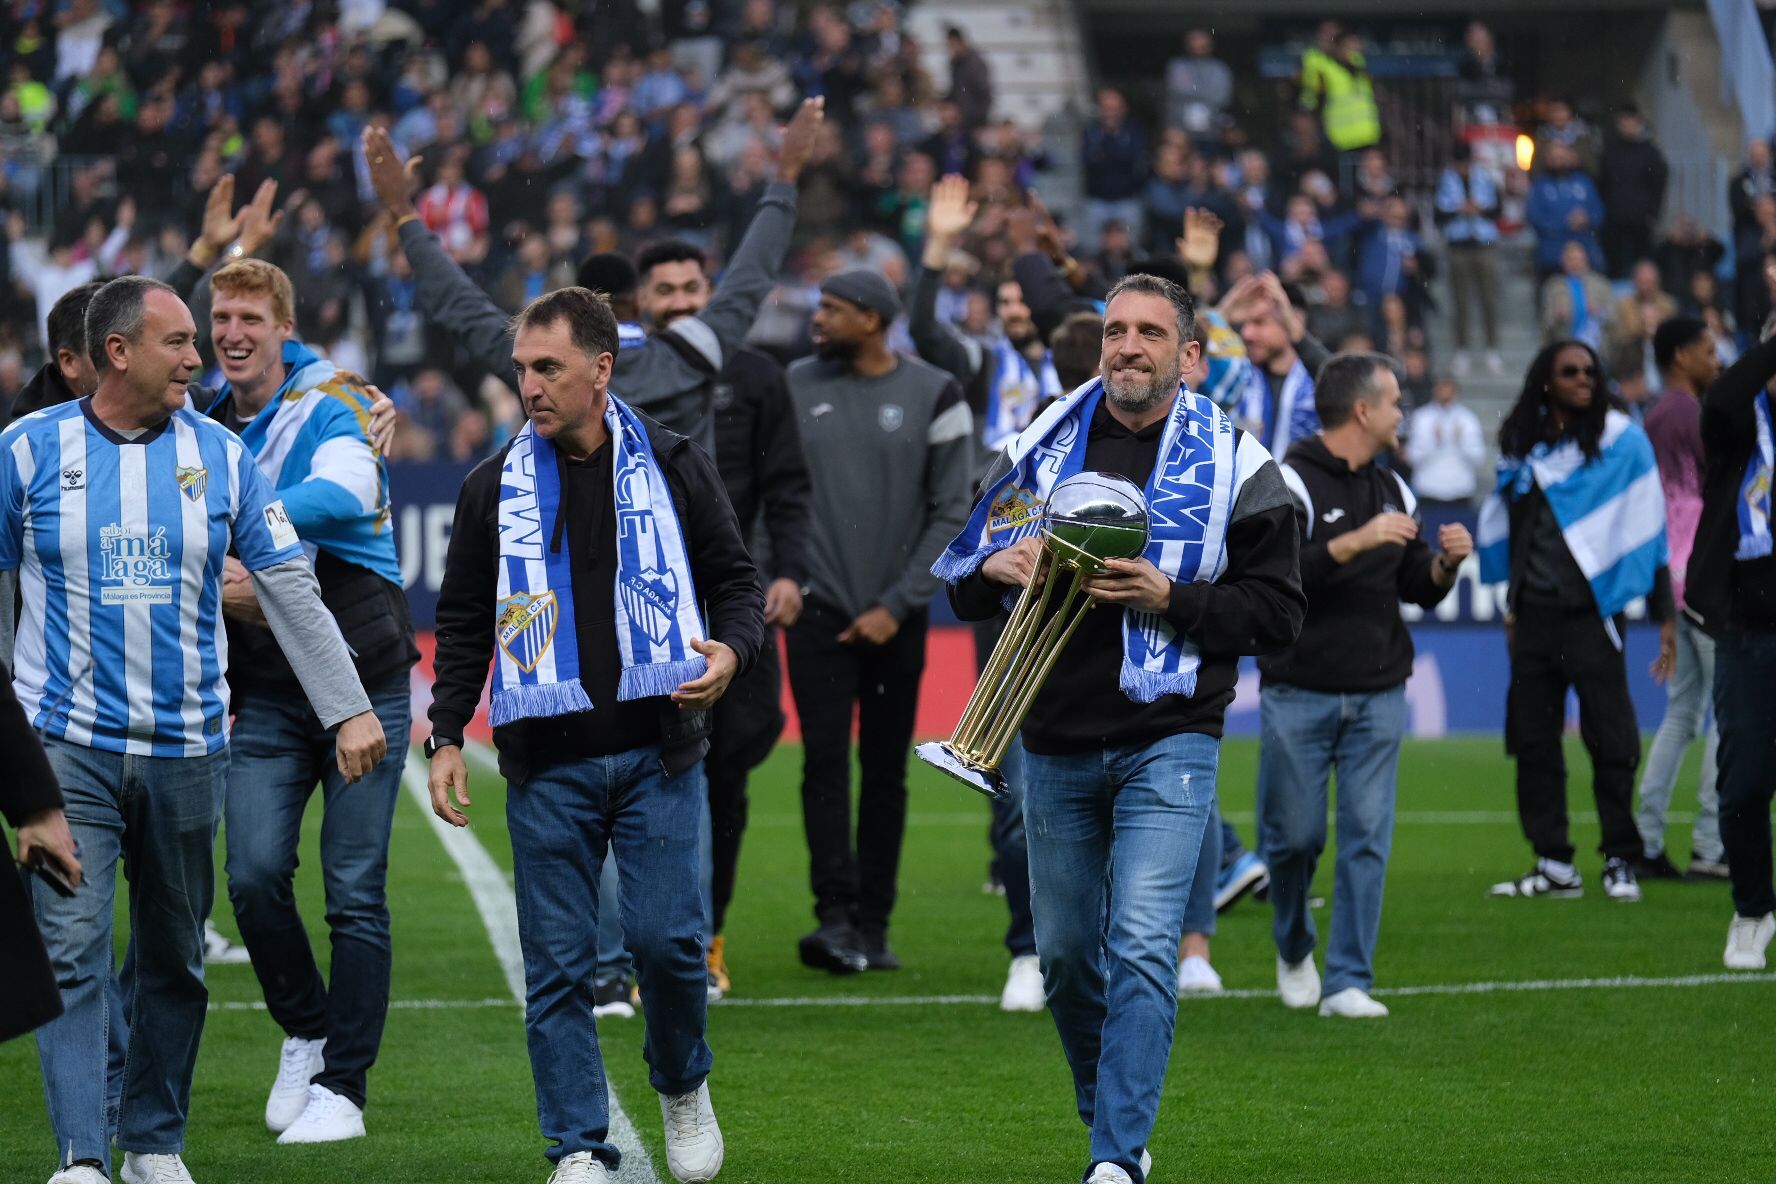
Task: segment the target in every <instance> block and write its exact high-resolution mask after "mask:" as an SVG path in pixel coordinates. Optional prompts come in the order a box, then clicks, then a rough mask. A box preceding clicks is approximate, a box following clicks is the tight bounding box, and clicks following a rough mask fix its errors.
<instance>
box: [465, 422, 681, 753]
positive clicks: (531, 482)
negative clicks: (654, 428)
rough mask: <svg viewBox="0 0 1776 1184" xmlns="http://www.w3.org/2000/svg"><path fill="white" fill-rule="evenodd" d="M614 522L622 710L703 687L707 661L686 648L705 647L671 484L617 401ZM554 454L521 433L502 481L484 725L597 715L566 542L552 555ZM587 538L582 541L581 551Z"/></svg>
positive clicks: (557, 477)
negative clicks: (585, 676)
mask: <svg viewBox="0 0 1776 1184" xmlns="http://www.w3.org/2000/svg"><path fill="white" fill-rule="evenodd" d="M604 425H605V427H606V428H607V429H609V431H610V436H611V449H612V454H611V473H612V476H613V502H612V504H613V505H614V507H615V510H616V515H617V579H616V587H615V589H614V590H613V595H614V598H615V601H616V626H617V649H618V652H619V654H620V656H621V658H622V662H623V673H622V675H621V677H620V678H619V680H618V683H617V698H618V699H619V700H622V701H625V702H626V701H628V700H630V699H645V698H648V697H650V696H653V695H669V694H671V693H672V692H673V691H674V690H676V689H677V688H678V686H679V685H680V684H681V683H684V682H686V681H688V680H690V679H694V678H698V677H700V676H701V675H702V674H703V672H704V671H705V670H706V669H708V662H707V660H706V659H705V658H704V657H703V656H702V655H701V654H699V653H697V652H696V651H695V650H693V649H692V648H691V646H690V642H691V639H692V638H699V637H703V636H704V630H703V619H702V616H701V614H700V613H699V612H698V608H697V603H698V602H697V592H696V588H695V586H694V585H693V584H692V582H691V565H690V561H689V559H688V558H687V556H686V554H685V545H684V536H683V534H682V532H681V531H680V530H679V523H678V511H677V510H676V509H675V508H674V507H673V504H672V491H671V489H670V488H669V487H668V486H667V484H666V475H665V473H664V472H662V471H661V469H660V466H659V463H658V462H657V461H656V460H655V459H654V452H653V449H652V448H651V447H650V446H649V445H648V438H647V429H646V428H645V427H643V426H642V423H641V420H640V419H639V418H637V417H636V415H635V413H634V412H633V411H631V410H630V409H629V408H628V407H627V406H625V405H624V404H623V402H622V401H621V400H619V399H618V398H617V396H616V395H615V394H611V395H610V396H609V399H608V402H607V404H606V406H605V412H604ZM561 498H562V489H561V469H560V467H559V465H558V462H557V454H556V451H555V446H554V444H553V443H551V442H550V441H549V440H547V439H545V438H543V437H542V436H539V435H537V434H536V431H535V429H534V428H533V427H532V426H531V425H530V424H528V423H527V424H525V425H524V427H523V429H522V430H521V431H520V432H519V433H518V435H517V437H516V438H514V439H513V441H512V447H511V448H510V449H509V450H508V451H507V453H506V461H505V465H504V467H503V468H502V469H501V471H500V498H499V588H498V595H497V598H496V600H495V603H494V626H493V631H494V643H495V654H494V662H495V677H494V689H493V706H492V710H491V711H490V713H489V719H490V720H491V721H492V723H493V725H494V726H495V727H499V726H501V725H504V724H509V723H512V722H514V721H516V720H520V719H532V718H536V717H539V716H551V715H567V714H569V713H571V712H576V711H590V710H592V700H591V698H590V697H589V696H588V695H587V694H586V688H585V687H584V685H582V684H581V682H580V652H579V642H578V637H579V635H578V634H577V633H576V632H575V630H574V600H573V566H572V563H571V561H570V559H569V545H570V544H569V540H568V538H567V537H566V536H565V534H564V536H563V538H562V543H561V546H560V547H559V548H556V547H553V546H551V541H552V537H553V534H554V530H555V520H556V517H557V516H558V515H559V514H560V513H561ZM585 537H586V536H585V535H584V533H583V532H582V539H583V540H584V539H585Z"/></svg>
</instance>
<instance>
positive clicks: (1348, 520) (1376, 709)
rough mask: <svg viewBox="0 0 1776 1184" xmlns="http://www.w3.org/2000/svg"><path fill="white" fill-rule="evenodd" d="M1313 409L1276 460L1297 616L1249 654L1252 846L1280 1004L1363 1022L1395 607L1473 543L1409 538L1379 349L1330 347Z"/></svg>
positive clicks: (1396, 666)
mask: <svg viewBox="0 0 1776 1184" xmlns="http://www.w3.org/2000/svg"><path fill="white" fill-rule="evenodd" d="M1314 409H1315V412H1316V413H1317V414H1318V416H1319V419H1320V423H1321V425H1322V426H1321V430H1320V431H1319V432H1317V433H1316V434H1314V435H1312V436H1308V437H1306V438H1304V439H1301V440H1297V441H1296V442H1295V443H1294V444H1292V445H1290V447H1289V453H1288V456H1287V457H1286V459H1285V460H1284V462H1283V469H1282V472H1283V480H1284V481H1285V482H1286V483H1287V484H1288V486H1289V491H1290V492H1291V493H1292V494H1293V495H1294V498H1295V503H1296V505H1295V516H1296V520H1297V521H1298V522H1299V523H1300V527H1301V587H1302V591H1304V592H1306V593H1307V620H1306V621H1305V623H1304V624H1303V625H1302V627H1301V636H1300V637H1299V638H1298V639H1297V640H1296V642H1295V644H1294V645H1293V646H1291V647H1289V648H1288V649H1286V650H1282V651H1281V652H1278V653H1274V654H1270V655H1267V656H1265V657H1261V658H1259V659H1258V669H1259V671H1260V673H1261V674H1262V677H1263V681H1262V684H1261V685H1262V688H1263V698H1262V700H1261V714H1262V716H1263V742H1262V744H1263V746H1262V749H1261V751H1260V755H1259V761H1258V843H1259V849H1260V853H1261V854H1262V855H1263V857H1264V862H1265V865H1266V866H1267V867H1269V868H1270V900H1271V904H1272V906H1273V907H1274V909H1275V910H1276V922H1275V926H1274V932H1275V937H1276V945H1277V987H1278V989H1279V990H1280V992H1281V994H1282V997H1283V1003H1284V1004H1285V1005H1287V1006H1289V1007H1297V1008H1300V1007H1312V1006H1314V1005H1315V1004H1316V1003H1317V1004H1319V1008H1320V1014H1321V1015H1323V1016H1345V1017H1353V1018H1364V1017H1371V1018H1372V1017H1379V1016H1385V1015H1386V1014H1387V1008H1386V1006H1384V1005H1383V1004H1381V1003H1378V1002H1376V1000H1374V999H1373V998H1371V997H1370V995H1369V989H1370V988H1371V987H1372V986H1373V985H1374V982H1375V972H1374V961H1375V942H1376V937H1377V935H1378V934H1379V933H1380V930H1381V891H1382V881H1383V879H1384V877H1385V876H1386V873H1387V858H1388V850H1389V847H1390V845H1391V843H1392V841H1393V830H1394V793H1395V780H1396V773H1397V767H1398V763H1399V756H1400V739H1401V737H1402V736H1403V735H1404V734H1405V731H1406V678H1407V676H1408V675H1410V674H1411V673H1412V635H1411V634H1410V633H1408V632H1407V631H1406V623H1405V622H1404V621H1403V620H1402V619H1401V617H1400V601H1402V600H1406V601H1410V602H1411V603H1413V604H1416V605H1419V606H1420V607H1423V608H1434V607H1436V605H1437V604H1438V602H1440V601H1441V600H1442V599H1443V598H1444V597H1445V596H1447V595H1448V594H1449V590H1450V588H1452V587H1454V585H1455V573H1456V570H1457V569H1458V568H1460V567H1461V563H1462V560H1464V559H1466V558H1467V556H1468V555H1469V553H1470V552H1472V551H1473V549H1474V541H1473V539H1471V538H1469V537H1468V530H1467V528H1466V527H1464V526H1461V525H1459V524H1450V525H1446V526H1444V527H1442V528H1441V529H1440V530H1439V531H1438V543H1439V545H1440V546H1441V547H1442V550H1441V551H1440V552H1437V553H1433V552H1432V551H1431V549H1430V547H1429V546H1428V545H1426V543H1425V542H1424V540H1422V539H1420V538H1419V523H1418V520H1417V519H1416V518H1415V517H1414V514H1415V513H1416V511H1417V502H1416V501H1415V499H1414V498H1413V496H1412V491H1411V490H1410V489H1408V488H1407V486H1406V482H1405V481H1403V480H1401V479H1400V477H1399V475H1398V474H1396V473H1394V472H1392V471H1391V470H1389V469H1385V468H1382V467H1381V466H1379V465H1378V464H1376V459H1377V458H1378V457H1380V456H1381V455H1382V454H1383V453H1385V452H1388V451H1390V450H1393V449H1397V448H1398V447H1399V446H1400V437H1399V431H1400V421H1401V419H1402V418H1403V416H1402V413H1401V411H1400V381H1399V378H1398V377H1397V376H1396V375H1395V374H1394V370H1393V363H1392V362H1391V361H1390V360H1389V359H1387V358H1386V357H1384V356H1382V355H1381V354H1374V353H1353V354H1340V355H1338V356H1336V357H1334V358H1333V359H1332V360H1331V361H1329V362H1327V363H1326V364H1325V365H1324V366H1322V367H1321V368H1320V373H1319V378H1318V381H1317V382H1316V383H1315V386H1314ZM1334 769H1336V770H1337V771H1338V869H1337V876H1336V877H1335V879H1334V881H1333V890H1332V936H1331V940H1330V941H1329V942H1328V944H1327V948H1326V989H1325V997H1324V999H1322V998H1321V989H1320V977H1319V974H1318V973H1317V972H1316V971H1315V970H1314V963H1313V948H1314V942H1315V934H1314V922H1313V914H1312V912H1311V911H1310V910H1309V908H1308V903H1307V894H1308V888H1309V887H1310V886H1311V885H1312V883H1313V877H1314V868H1315V867H1316V865H1317V864H1318V863H1319V858H1320V853H1321V852H1322V851H1324V850H1325V848H1326V782H1327V778H1328V776H1329V775H1330V774H1331V772H1332V771H1333V770H1334Z"/></svg>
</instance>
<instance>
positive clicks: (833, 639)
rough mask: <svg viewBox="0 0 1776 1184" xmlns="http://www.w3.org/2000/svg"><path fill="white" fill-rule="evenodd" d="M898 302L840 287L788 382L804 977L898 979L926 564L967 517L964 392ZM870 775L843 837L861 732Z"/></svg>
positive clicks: (842, 279) (848, 274) (869, 290)
mask: <svg viewBox="0 0 1776 1184" xmlns="http://www.w3.org/2000/svg"><path fill="white" fill-rule="evenodd" d="M899 315H900V297H899V296H898V295H897V294H896V293H895V291H894V287H893V285H892V284H890V283H889V282H888V281H887V280H885V279H883V278H882V277H881V276H880V275H879V274H877V273H876V272H873V271H866V270H862V269H856V270H851V271H841V272H839V273H837V274H835V275H833V276H830V277H829V278H828V279H827V280H826V282H825V283H823V284H822V285H821V287H820V305H819V307H818V308H816V309H815V312H814V320H813V326H812V337H813V340H814V350H815V355H816V356H815V357H812V358H804V359H803V360H801V361H799V362H797V363H795V364H794V365H793V366H791V367H790V368H789V393H790V397H791V399H792V400H793V401H794V403H795V409H796V418H797V421H798V423H799V425H800V428H801V433H802V446H803V450H804V451H805V452H806V453H807V457H808V469H809V473H810V476H811V477H812V480H813V486H814V529H813V539H812V543H811V545H810V547H809V562H808V571H809V575H808V588H807V591H806V595H805V597H804V599H803V608H802V615H801V617H800V618H799V619H798V620H797V621H796V623H795V624H794V625H793V626H791V627H790V629H789V630H788V642H789V685H790V689H791V691H792V692H793V693H794V695H795V704H796V713H797V714H798V715H799V716H800V718H801V725H802V744H803V764H802V821H803V823H804V825H805V826H806V828H807V834H808V854H809V878H810V880H811V881H812V888H813V892H814V915H815V917H816V919H817V920H818V922H819V926H818V928H816V929H815V930H814V931H813V932H812V933H810V934H808V935H807V936H806V937H804V938H802V940H801V945H800V952H801V957H802V961H803V962H804V963H805V964H806V965H808V966H811V967H814V968H815V969H819V970H827V971H830V972H832V973H834V974H854V973H856V972H858V971H860V970H866V969H867V970H895V969H898V968H899V966H900V963H899V961H898V960H896V958H895V956H894V953H893V951H891V950H890V949H889V948H888V919H889V915H890V913H891V912H892V911H893V908H894V896H895V885H896V880H897V878H898V875H899V870H900V847H901V839H902V836H903V835H904V834H905V831H906V802H907V795H906V766H907V752H908V749H909V747H910V745H911V743H912V738H913V719H914V715H915V713H916V711H917V708H918V699H919V678H920V675H921V674H923V673H924V670H925V632H926V616H927V605H928V604H929V602H930V600H931V597H932V594H933V593H934V592H935V591H936V590H937V587H938V583H937V579H936V577H934V576H933V575H932V574H931V565H932V563H933V562H934V561H935V560H936V559H937V556H938V553H939V552H941V551H942V550H943V549H944V547H945V546H946V545H947V544H948V543H949V541H950V539H951V538H953V537H954V536H955V535H956V533H957V532H958V531H960V530H961V529H962V526H963V525H964V523H966V522H967V519H968V510H969V498H970V480H971V476H972V474H971V471H970V470H971V464H972V449H973V435H974V418H973V415H972V414H971V413H970V412H969V409H968V404H967V403H965V402H964V401H963V399H962V388H961V387H960V386H959V385H958V384H957V383H956V380H955V379H954V378H952V377H950V375H948V374H947V373H945V372H944V371H942V370H939V369H937V368H936V367H934V366H929V365H926V364H925V363H924V362H921V361H919V360H918V359H917V358H911V357H905V356H902V355H899V354H897V353H895V352H894V351H893V350H892V349H890V348H889V347H888V329H889V326H890V325H892V324H893V323H894V319H895V317H897V316H899ZM854 709H855V710H856V712H857V715H858V718H859V732H858V753H859V757H860V763H861V765H862V769H863V777H862V785H861V787H860V789H861V793H860V797H859V801H858V808H857V814H858V817H857V831H856V841H855V843H853V839H852V828H851V719H852V713H853V710H854Z"/></svg>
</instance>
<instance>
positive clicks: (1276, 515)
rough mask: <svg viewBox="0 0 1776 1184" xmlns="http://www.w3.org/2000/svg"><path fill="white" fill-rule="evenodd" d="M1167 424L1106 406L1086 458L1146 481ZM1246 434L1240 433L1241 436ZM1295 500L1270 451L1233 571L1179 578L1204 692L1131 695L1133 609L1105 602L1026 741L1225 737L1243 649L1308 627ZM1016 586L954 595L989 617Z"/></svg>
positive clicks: (1181, 625)
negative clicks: (1125, 681) (1146, 423)
mask: <svg viewBox="0 0 1776 1184" xmlns="http://www.w3.org/2000/svg"><path fill="white" fill-rule="evenodd" d="M1164 428H1165V422H1164V421H1163V420H1162V421H1160V422H1159V423H1156V424H1153V425H1151V426H1150V427H1148V428H1146V429H1144V430H1142V431H1140V432H1132V433H1131V432H1130V431H1128V430H1127V429H1126V428H1125V427H1123V426H1122V425H1121V424H1120V423H1118V422H1117V421H1116V420H1115V419H1114V418H1113V417H1112V416H1111V415H1110V414H1109V412H1108V411H1106V410H1105V409H1104V407H1103V405H1102V404H1100V405H1099V407H1098V410H1097V412H1096V413H1095V414H1094V416H1093V417H1092V422H1091V426H1090V428H1089V429H1088V433H1089V434H1088V436H1087V439H1086V446H1085V458H1084V466H1085V468H1086V469H1087V470H1091V471H1096V472H1111V473H1117V474H1120V475H1121V476H1124V477H1127V478H1128V479H1129V480H1131V481H1133V482H1134V483H1135V484H1137V485H1143V486H1144V485H1145V484H1146V482H1147V478H1148V477H1150V476H1151V475H1152V473H1153V466H1154V464H1155V463H1156V460H1157V457H1158V455H1159V437H1160V434H1161V433H1162V432H1163V431H1164ZM1244 436H1245V433H1244V432H1238V431H1236V434H1235V438H1236V441H1243V438H1244ZM1235 447H1236V448H1238V447H1239V443H1237V442H1236V445H1235ZM1003 463H1004V461H1003V460H1001V461H1000V462H998V464H996V465H995V470H998V468H999V465H1002V464H1003ZM993 480H996V473H994V474H989V477H988V482H989V484H990V483H991V482H992V481H993ZM1291 505H1292V503H1291V500H1290V498H1289V493H1288V490H1287V489H1286V488H1285V487H1284V485H1283V479H1282V476H1281V475H1280V474H1279V472H1278V470H1277V466H1276V462H1274V461H1272V460H1270V459H1268V458H1266V459H1265V460H1264V463H1263V464H1262V465H1261V466H1259V467H1258V468H1257V470H1256V471H1255V472H1253V473H1252V475H1251V476H1250V477H1248V478H1247V479H1246V482H1245V484H1244V485H1243V486H1242V487H1241V488H1240V491H1239V494H1238V496H1237V497H1236V499H1235V502H1234V506H1233V511H1232V518H1231V520H1230V521H1229V523H1228V527H1227V566H1226V570H1225V571H1223V572H1222V574H1221V578H1220V579H1218V580H1216V581H1215V582H1213V583H1188V584H1184V583H1174V584H1173V585H1172V598H1171V606H1170V607H1169V608H1168V609H1167V610H1166V613H1165V618H1166V621H1167V622H1168V623H1169V624H1171V626H1172V627H1173V628H1174V629H1176V630H1177V631H1178V632H1179V633H1181V634H1183V635H1184V636H1185V637H1187V638H1189V639H1190V640H1191V641H1193V642H1195V643H1196V644H1197V645H1198V646H1199V647H1201V649H1202V666H1201V667H1200V668H1199V669H1198V671H1197V676H1196V694H1194V695H1192V696H1190V697H1189V698H1186V697H1185V696H1183V695H1161V696H1160V697H1159V698H1158V699H1156V700H1154V701H1153V702H1152V703H1136V702H1134V701H1132V700H1130V699H1129V698H1128V697H1127V696H1126V695H1124V694H1123V693H1122V690H1121V688H1120V686H1119V680H1120V673H1121V668H1122V654H1123V642H1122V614H1121V613H1118V612H1115V611H1112V610H1110V609H1103V608H1099V609H1093V610H1092V611H1091V612H1089V613H1087V614H1086V617H1085V620H1084V622H1083V623H1082V624H1081V625H1080V626H1079V631H1078V632H1077V633H1075V634H1074V635H1073V639H1072V640H1071V641H1069V642H1068V643H1067V648H1066V649H1064V650H1062V651H1061V653H1060V656H1059V658H1057V659H1056V662H1055V666H1054V668H1053V669H1052V670H1051V671H1050V672H1049V675H1048V678H1047V679H1046V680H1045V681H1044V682H1043V684H1042V689H1041V690H1040V691H1039V692H1037V695H1036V701H1035V703H1034V704H1033V705H1032V707H1031V709H1030V714H1029V715H1028V717H1026V719H1025V721H1024V728H1023V740H1024V745H1025V747H1027V748H1028V749H1029V750H1030V751H1031V752H1037V753H1046V754H1059V753H1077V752H1089V751H1094V750H1098V749H1103V748H1106V747H1110V746H1122V745H1138V744H1152V743H1154V742H1156V741H1158V740H1162V739H1164V738H1166V737H1167V736H1176V735H1181V734H1184V733H1189V732H1195V733H1201V734H1204V735H1209V736H1216V737H1219V736H1220V735H1221V729H1222V725H1223V723H1224V722H1225V719H1226V714H1227V705H1228V704H1229V703H1232V702H1233V690H1234V685H1235V684H1236V683H1237V682H1238V681H1239V660H1240V656H1241V655H1242V654H1257V653H1263V652H1266V651H1269V650H1274V649H1277V648H1279V647H1281V646H1286V645H1288V644H1290V643H1291V642H1293V641H1294V640H1295V636H1296V634H1297V633H1298V632H1300V629H1301V616H1302V613H1303V611H1305V609H1306V607H1307V601H1306V599H1305V598H1304V597H1303V596H1302V594H1301V576H1300V571H1299V567H1298V565H1297V558H1296V546H1297V539H1296V531H1295V520H1294V514H1293V511H1292V509H1291ZM1004 593H1005V588H1004V587H1003V586H1001V585H998V584H994V583H991V582H990V581H988V580H986V579H985V578H984V577H982V576H981V574H980V573H979V572H976V573H975V574H974V575H971V576H969V577H967V578H966V579H963V580H962V581H960V582H959V583H957V584H954V585H952V586H951V588H950V604H951V606H952V607H954V608H955V610H956V615H957V616H958V617H961V618H962V619H963V620H965V621H982V620H986V619H988V618H990V617H992V616H994V615H996V614H997V613H998V612H999V611H1000V609H1001V607H1002V600H1003V596H1004Z"/></svg>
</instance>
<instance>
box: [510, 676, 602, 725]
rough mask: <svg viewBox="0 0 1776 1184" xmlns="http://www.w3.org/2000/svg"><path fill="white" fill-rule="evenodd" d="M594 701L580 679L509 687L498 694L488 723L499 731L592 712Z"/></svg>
mask: <svg viewBox="0 0 1776 1184" xmlns="http://www.w3.org/2000/svg"><path fill="white" fill-rule="evenodd" d="M591 710H592V699H591V697H590V696H588V695H587V694H586V688H585V687H583V686H581V685H580V680H579V679H577V678H571V679H568V680H567V681H566V682H539V683H528V684H524V685H520V686H515V687H505V688H502V689H500V690H498V691H495V692H494V695H493V703H492V704H491V705H490V706H489V708H488V711H487V719H488V722H489V723H491V724H492V725H493V726H494V727H496V728H503V727H505V726H506V725H507V724H512V723H517V722H518V721H519V720H521V719H535V718H539V717H542V716H551V715H572V714H574V713H575V712H579V711H591Z"/></svg>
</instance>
